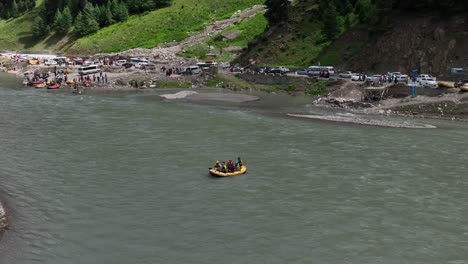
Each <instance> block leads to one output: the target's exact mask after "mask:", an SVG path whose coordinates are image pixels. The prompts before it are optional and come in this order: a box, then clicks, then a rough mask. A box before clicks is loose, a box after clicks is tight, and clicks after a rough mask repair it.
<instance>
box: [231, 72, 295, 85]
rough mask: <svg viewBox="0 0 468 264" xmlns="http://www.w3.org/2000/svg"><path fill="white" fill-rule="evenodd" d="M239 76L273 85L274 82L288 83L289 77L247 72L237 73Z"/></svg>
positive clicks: (246, 79) (254, 81)
mask: <svg viewBox="0 0 468 264" xmlns="http://www.w3.org/2000/svg"><path fill="white" fill-rule="evenodd" d="M238 76H239V78H241V79H243V80H245V81H248V82H253V83H258V84H267V85H274V84H288V83H289V78H291V77H288V76H285V75H283V76H274V75H262V74H249V73H243V74H239V75H238Z"/></svg>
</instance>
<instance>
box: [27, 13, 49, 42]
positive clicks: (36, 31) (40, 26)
mask: <svg viewBox="0 0 468 264" xmlns="http://www.w3.org/2000/svg"><path fill="white" fill-rule="evenodd" d="M31 31H32V34H33V36H34V37H43V36H45V35H46V34H47V32H48V31H49V29H48V28H47V25H46V23H45V22H44V20H43V19H42V17H40V16H38V17H36V18H35V19H34V22H33V24H32V26H31Z"/></svg>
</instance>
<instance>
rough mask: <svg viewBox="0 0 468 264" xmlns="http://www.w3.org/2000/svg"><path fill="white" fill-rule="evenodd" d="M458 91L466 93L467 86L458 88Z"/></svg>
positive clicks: (467, 90)
mask: <svg viewBox="0 0 468 264" xmlns="http://www.w3.org/2000/svg"><path fill="white" fill-rule="evenodd" d="M459 88H460V91H463V92H468V85H463V86H460V87H459Z"/></svg>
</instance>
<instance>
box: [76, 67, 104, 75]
mask: <svg viewBox="0 0 468 264" xmlns="http://www.w3.org/2000/svg"><path fill="white" fill-rule="evenodd" d="M99 72H101V66H99V65H89V66H83V67H80V68H79V69H78V73H79V74H80V75H87V74H93V73H99Z"/></svg>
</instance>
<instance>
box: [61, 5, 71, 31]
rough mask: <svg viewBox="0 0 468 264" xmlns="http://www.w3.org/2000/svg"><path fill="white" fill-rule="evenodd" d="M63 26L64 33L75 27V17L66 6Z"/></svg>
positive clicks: (63, 14)
mask: <svg viewBox="0 0 468 264" xmlns="http://www.w3.org/2000/svg"><path fill="white" fill-rule="evenodd" d="M61 24H62V26H61V30H62V33H66V32H68V30H69V29H70V28H71V26H72V25H73V17H72V14H71V11H70V8H68V6H65V8H64V9H63V12H62V20H61Z"/></svg>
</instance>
